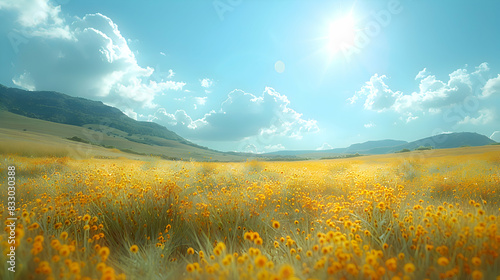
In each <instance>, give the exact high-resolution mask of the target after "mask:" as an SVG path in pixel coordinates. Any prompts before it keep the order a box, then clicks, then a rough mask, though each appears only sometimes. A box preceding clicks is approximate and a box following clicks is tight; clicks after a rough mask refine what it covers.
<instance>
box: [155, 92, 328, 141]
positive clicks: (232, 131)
mask: <svg viewBox="0 0 500 280" xmlns="http://www.w3.org/2000/svg"><path fill="white" fill-rule="evenodd" d="M289 105H290V101H289V100H288V98H287V97H286V96H285V95H282V94H280V93H278V92H276V91H275V90H274V89H272V88H266V89H265V90H264V92H263V94H262V95H261V96H255V95H253V94H250V93H246V92H243V91H241V90H233V91H232V92H230V93H229V94H228V96H227V99H226V100H225V101H224V102H222V104H221V106H220V108H219V109H218V110H212V111H211V112H209V113H207V114H205V115H204V117H203V118H200V119H197V120H193V119H192V118H191V117H190V116H189V115H188V114H187V113H186V112H185V111H184V110H177V111H176V112H175V113H174V114H171V113H168V112H167V111H166V110H165V109H164V108H161V109H159V110H158V111H157V112H156V114H155V115H154V116H152V117H151V118H150V120H154V121H156V122H158V123H160V124H164V125H166V126H167V127H168V128H170V129H172V130H174V131H176V132H178V133H180V134H181V135H185V136H186V137H188V138H190V139H197V140H206V141H215V140H222V141H237V140H241V139H244V138H247V137H252V136H258V137H260V138H265V139H272V138H273V137H277V136H284V137H289V138H296V139H301V138H302V136H303V134H305V133H314V132H318V131H319V128H318V126H317V124H316V121H315V120H305V119H304V118H302V114H299V113H297V112H296V111H294V110H293V109H291V108H289Z"/></svg>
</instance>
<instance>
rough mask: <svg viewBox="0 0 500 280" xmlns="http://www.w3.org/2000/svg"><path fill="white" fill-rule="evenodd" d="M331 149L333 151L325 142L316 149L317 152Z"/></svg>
mask: <svg viewBox="0 0 500 280" xmlns="http://www.w3.org/2000/svg"><path fill="white" fill-rule="evenodd" d="M331 149H333V147H332V146H331V145H330V144H328V143H326V142H325V143H323V145H321V146H320V147H318V148H316V150H317V151H323V150H331Z"/></svg>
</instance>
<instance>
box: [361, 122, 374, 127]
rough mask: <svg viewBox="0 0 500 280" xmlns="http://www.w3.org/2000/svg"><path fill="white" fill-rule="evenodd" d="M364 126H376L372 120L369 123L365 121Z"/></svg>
mask: <svg viewBox="0 0 500 280" xmlns="http://www.w3.org/2000/svg"><path fill="white" fill-rule="evenodd" d="M363 126H364V127H365V128H372V127H375V124H374V123H372V122H369V123H365V124H364V125H363Z"/></svg>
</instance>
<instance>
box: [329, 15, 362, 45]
mask: <svg viewBox="0 0 500 280" xmlns="http://www.w3.org/2000/svg"><path fill="white" fill-rule="evenodd" d="M328 32H329V33H328V49H329V50H330V51H331V52H333V53H336V52H338V51H340V50H341V49H343V48H344V49H347V48H349V47H351V46H353V45H354V39H355V36H356V29H355V20H354V18H353V16H352V15H351V14H349V15H346V16H344V17H342V18H339V19H337V20H335V21H334V22H332V23H331V24H330V26H329V30H328Z"/></svg>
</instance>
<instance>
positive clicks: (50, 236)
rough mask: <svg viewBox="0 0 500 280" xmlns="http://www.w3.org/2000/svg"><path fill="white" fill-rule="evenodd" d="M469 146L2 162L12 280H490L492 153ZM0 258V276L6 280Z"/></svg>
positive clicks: (493, 251)
mask: <svg viewBox="0 0 500 280" xmlns="http://www.w3.org/2000/svg"><path fill="white" fill-rule="evenodd" d="M465 149H468V150H467V152H466V153H465V152H461V151H464V150H463V149H462V150H460V149H458V150H448V151H434V152H435V153H432V151H430V153H428V152H426V153H425V154H424V156H415V154H413V155H412V154H409V155H406V156H401V155H392V156H391V155H384V156H372V157H360V158H355V159H342V160H328V161H309V162H255V161H251V162H245V163H196V162H169V161H163V160H159V159H151V160H150V161H147V162H145V161H133V160H128V159H119V160H110V159H107V160H105V159H84V160H74V159H70V158H25V157H19V156H11V157H7V158H5V160H3V161H2V162H1V165H0V168H1V169H2V171H1V172H3V174H5V172H6V167H7V166H8V165H15V166H16V169H17V172H18V174H19V175H18V177H17V183H18V185H17V186H18V187H17V194H16V195H17V197H16V199H17V201H18V204H17V205H18V207H19V209H18V211H17V214H18V218H19V220H18V224H17V231H16V234H17V236H16V241H17V242H16V257H17V262H18V267H17V269H18V271H17V272H16V276H17V277H18V279H87V280H88V279H394V280H396V279H498V278H497V277H499V276H500V260H499V252H500V231H499V230H498V228H499V226H500V217H499V214H500V208H499V207H500V205H499V203H500V198H499V196H498V193H499V192H500V170H499V165H498V159H499V158H500V147H496V148H491V147H488V148H465ZM471 149H472V150H471ZM474 151H475V152H474ZM2 198H3V200H2V201H4V205H2V208H1V209H5V201H6V192H3V193H2ZM0 216H1V217H2V219H5V218H6V217H7V212H6V211H5V210H3V212H1V213H0ZM6 240H7V235H6V233H3V234H1V235H0V244H1V246H0V249H1V250H2V251H3V252H6V250H7V248H8V246H7V244H6ZM5 257H6V255H5V254H2V255H1V256H0V262H1V263H2V264H3V266H4V269H3V270H2V272H0V278H2V279H13V274H10V273H8V272H7V270H6V267H7V265H6V259H5ZM21 264H22V266H21Z"/></svg>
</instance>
